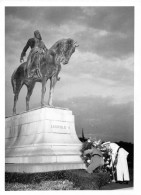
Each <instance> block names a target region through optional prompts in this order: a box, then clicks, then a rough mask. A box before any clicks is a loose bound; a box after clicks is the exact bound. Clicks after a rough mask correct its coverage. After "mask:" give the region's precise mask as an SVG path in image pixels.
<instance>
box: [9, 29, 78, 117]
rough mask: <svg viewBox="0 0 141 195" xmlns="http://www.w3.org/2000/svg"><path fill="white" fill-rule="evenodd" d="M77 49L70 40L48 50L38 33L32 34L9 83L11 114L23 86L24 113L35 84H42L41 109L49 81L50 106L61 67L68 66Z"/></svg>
mask: <svg viewBox="0 0 141 195" xmlns="http://www.w3.org/2000/svg"><path fill="white" fill-rule="evenodd" d="M29 47H30V48H31V51H30V53H29V56H28V58H27V61H26V62H23V57H24V56H25V54H26V51H27V49H28V48H29ZM76 47H78V44H77V43H76V41H74V40H73V39H71V38H68V39H61V40H59V41H57V42H56V43H55V44H54V45H53V46H52V47H51V48H50V49H49V50H48V49H47V48H46V46H45V44H44V43H43V41H42V38H41V35H40V33H39V31H35V32H34V38H31V39H29V40H28V42H27V44H26V46H25V47H24V49H23V51H22V53H21V58H20V60H21V62H23V63H21V65H20V66H19V67H18V68H17V69H16V70H15V71H14V73H13V74H12V77H11V83H12V87H13V93H14V106H13V114H16V104H17V100H18V96H19V92H20V90H21V88H22V86H23V85H26V87H27V96H26V111H28V110H29V100H30V97H31V95H32V92H33V89H34V86H35V83H36V82H41V83H42V91H41V92H42V94H41V107H43V106H44V95H45V92H46V83H47V81H48V79H50V91H49V100H48V105H49V106H52V99H53V92H54V87H55V85H56V82H57V81H58V80H59V77H58V75H59V72H60V70H61V66H62V65H65V64H68V62H69V60H70V57H71V55H72V54H73V53H74V52H75V48H76Z"/></svg>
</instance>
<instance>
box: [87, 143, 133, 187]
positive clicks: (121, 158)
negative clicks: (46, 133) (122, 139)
mask: <svg viewBox="0 0 141 195" xmlns="http://www.w3.org/2000/svg"><path fill="white" fill-rule="evenodd" d="M101 146H102V147H106V148H107V149H109V151H111V154H110V155H111V162H110V165H109V166H110V167H111V169H112V171H113V180H112V181H113V182H117V183H120V184H128V182H129V180H130V178H129V170H128V163H127V157H128V154H129V153H128V152H127V151H126V150H125V149H123V148H122V147H120V146H119V145H118V144H116V143H111V142H105V143H103V144H102V145H101ZM87 154H91V160H90V163H89V166H88V167H87V172H88V173H93V171H94V170H95V169H96V168H97V167H102V166H103V165H104V158H103V154H102V152H101V151H100V149H98V148H96V147H95V146H94V145H93V144H92V145H91V149H87V150H85V151H84V155H87ZM114 170H115V173H116V174H114ZM115 175H116V176H115Z"/></svg>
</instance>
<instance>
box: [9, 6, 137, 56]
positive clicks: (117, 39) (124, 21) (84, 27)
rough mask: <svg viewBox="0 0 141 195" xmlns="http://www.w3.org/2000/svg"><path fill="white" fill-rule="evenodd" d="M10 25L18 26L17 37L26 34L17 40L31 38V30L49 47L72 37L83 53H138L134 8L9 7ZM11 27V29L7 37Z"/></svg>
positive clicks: (112, 54)
mask: <svg viewBox="0 0 141 195" xmlns="http://www.w3.org/2000/svg"><path fill="white" fill-rule="evenodd" d="M12 20H13V22H12ZM8 21H9V22H11V27H12V25H17V26H18V28H17V27H16V29H14V33H15V31H16V34H17V32H20V31H22V32H21V33H19V35H20V36H19V35H18V36H16V35H15V37H16V38H17V37H18V38H19V37H24V36H25V34H27V37H28V35H29V36H31V35H30V34H29V30H30V31H31V32H33V31H34V30H35V29H36V28H39V29H40V30H41V32H42V33H43V35H44V36H43V37H45V41H46V43H49V44H50V40H55V39H56V40H57V39H60V38H62V37H66V36H72V38H75V39H76V40H78V41H79V42H80V45H81V47H80V50H82V51H83V52H86V51H91V52H94V53H96V54H98V55H101V56H104V57H124V56H127V55H129V54H131V53H133V52H134V48H133V46H134V8H133V7H7V8H6V23H8ZM17 22H18V24H17ZM11 27H9V25H7V27H6V31H7V33H9V32H10V31H12V28H11ZM18 29H19V30H18ZM20 29H21V30H20ZM54 32H55V34H54ZM22 35H23V36H22ZM46 36H47V37H46Z"/></svg>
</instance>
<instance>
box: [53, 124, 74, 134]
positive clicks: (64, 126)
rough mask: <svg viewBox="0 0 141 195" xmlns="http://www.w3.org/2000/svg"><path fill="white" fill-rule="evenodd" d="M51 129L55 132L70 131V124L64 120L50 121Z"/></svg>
mask: <svg viewBox="0 0 141 195" xmlns="http://www.w3.org/2000/svg"><path fill="white" fill-rule="evenodd" d="M51 130H52V132H56V133H70V125H69V124H68V123H66V122H61V121H51Z"/></svg>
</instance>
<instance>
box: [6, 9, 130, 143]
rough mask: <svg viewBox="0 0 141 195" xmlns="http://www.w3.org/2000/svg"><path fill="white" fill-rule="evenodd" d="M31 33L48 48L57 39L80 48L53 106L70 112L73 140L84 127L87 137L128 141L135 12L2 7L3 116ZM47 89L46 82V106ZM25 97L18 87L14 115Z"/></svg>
mask: <svg viewBox="0 0 141 195" xmlns="http://www.w3.org/2000/svg"><path fill="white" fill-rule="evenodd" d="M36 29H39V30H40V32H41V34H42V37H43V40H44V42H45V44H46V46H47V48H50V47H51V46H52V45H53V44H54V43H55V42H56V41H58V40H59V39H62V38H72V39H74V40H76V41H77V42H78V43H79V47H78V48H77V50H76V52H75V53H74V54H73V55H72V57H71V59H70V61H69V64H68V65H66V66H63V67H62V70H61V73H60V77H61V80H60V81H59V82H58V83H57V84H56V88H55V93H54V106H57V107H65V108H69V109H71V110H72V111H73V114H74V115H75V124H76V132H77V134H78V136H80V135H81V132H82V128H83V129H84V133H85V136H87V137H90V136H91V137H95V138H101V139H102V140H111V141H119V140H122V141H128V142H133V117H134V116H133V114H134V113H133V100H134V94H133V92H134V91H133V90H134V88H133V87H134V8H133V7H6V9H5V53H6V58H5V62H6V64H5V71H6V74H5V89H6V90H5V91H6V94H5V113H6V116H10V115H11V114H12V107H13V92H12V86H11V75H12V73H13V71H14V70H15V69H16V68H17V67H18V66H19V59H20V54H21V51H22V49H23V47H24V46H25V44H26V42H27V40H28V39H29V38H31V37H33V32H34V30H36ZM27 56H28V52H27ZM48 89H49V83H48V84H47V92H46V96H45V101H46V103H47V100H48ZM25 96H26V87H23V88H22V90H21V92H20V95H19V100H18V104H17V112H18V113H20V112H23V111H25ZM40 99H41V84H40V83H37V84H36V86H35V89H34V92H33V95H32V96H31V101H30V108H36V107H39V106H40Z"/></svg>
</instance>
